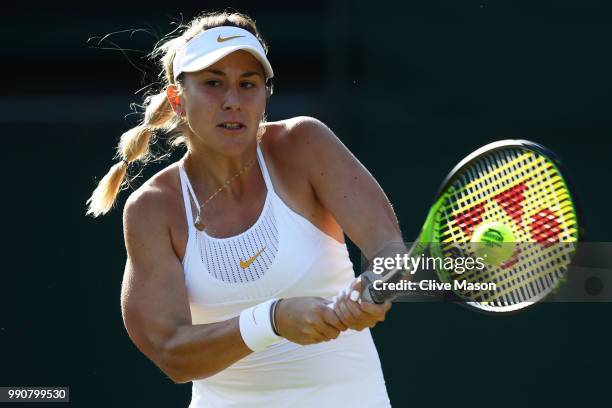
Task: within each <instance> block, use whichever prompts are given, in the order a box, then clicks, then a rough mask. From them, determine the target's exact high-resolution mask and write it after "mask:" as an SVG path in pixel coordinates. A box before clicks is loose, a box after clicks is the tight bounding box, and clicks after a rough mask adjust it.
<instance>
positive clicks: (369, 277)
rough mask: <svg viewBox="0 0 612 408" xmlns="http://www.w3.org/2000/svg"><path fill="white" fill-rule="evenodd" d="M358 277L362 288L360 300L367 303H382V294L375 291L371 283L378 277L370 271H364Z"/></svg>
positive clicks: (378, 277)
mask: <svg viewBox="0 0 612 408" xmlns="http://www.w3.org/2000/svg"><path fill="white" fill-rule="evenodd" d="M360 276H361V284H362V285H363V288H364V289H363V292H361V299H362V300H364V301H366V302H369V303H376V304H381V303H384V302H385V300H386V299H385V298H384V297H383V296H382V293H381V292H378V291H376V290H375V289H374V287H373V286H372V282H373V281H375V280H377V279H380V275H377V274H375V273H374V272H372V271H365V272H364V273H362V274H361V275H360Z"/></svg>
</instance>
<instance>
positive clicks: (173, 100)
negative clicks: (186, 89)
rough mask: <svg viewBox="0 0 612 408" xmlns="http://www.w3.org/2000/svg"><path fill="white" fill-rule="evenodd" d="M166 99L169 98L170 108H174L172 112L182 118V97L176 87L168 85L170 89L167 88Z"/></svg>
mask: <svg viewBox="0 0 612 408" xmlns="http://www.w3.org/2000/svg"><path fill="white" fill-rule="evenodd" d="M166 97H167V98H168V102H169V103H170V106H172V110H173V111H174V112H176V114H177V115H179V116H182V113H183V108H182V107H181V95H180V93H179V90H178V87H177V86H176V85H168V88H166Z"/></svg>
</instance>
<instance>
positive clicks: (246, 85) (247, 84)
mask: <svg viewBox="0 0 612 408" xmlns="http://www.w3.org/2000/svg"><path fill="white" fill-rule="evenodd" d="M240 86H241V87H243V88H245V89H250V88H254V87H255V84H254V83H252V82H248V81H243V82H241V83H240Z"/></svg>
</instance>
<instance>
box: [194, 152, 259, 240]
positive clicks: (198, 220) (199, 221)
mask: <svg viewBox="0 0 612 408" xmlns="http://www.w3.org/2000/svg"><path fill="white" fill-rule="evenodd" d="M254 162H255V159H254V158H253V159H251V160H250V161H249V162H248V163H247V164H245V166H244V167H243V168H242V170H240V171H239V172H238V173H236V174H234V175H233V176H232V177H230V178H229V179H227V180H226V181H225V183H223V184H222V185H221V187H219V188H218V189H217V191H215V192H214V193H213V194H212V195H211V196H210V197H208V198H207V199H206V201H204V202H203V203H202V205H200V207H199V208H198V216H197V217H196V220H195V223H194V225H195V227H196V228H197V229H198V230H199V231H204V228H205V227H206V226H205V225H204V221H203V220H202V208H204V206H205V205H206V204H208V202H209V201H210V200H212V199H213V198H215V196H216V195H217V194H219V193H220V192H221V190H223V189H224V188H226V187H227V186H229V185H230V184H231V183H232V181H234V180H235V179H237V178H238V177H240V176H241V175H242V173H244V172H245V171H247V169H248V168H249V167H251V165H252V164H253V163H254Z"/></svg>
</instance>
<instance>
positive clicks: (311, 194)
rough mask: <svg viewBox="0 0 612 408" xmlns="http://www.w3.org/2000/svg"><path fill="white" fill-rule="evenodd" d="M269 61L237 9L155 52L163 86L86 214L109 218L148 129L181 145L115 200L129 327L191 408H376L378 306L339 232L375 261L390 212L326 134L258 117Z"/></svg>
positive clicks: (379, 396) (150, 135) (305, 122)
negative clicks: (187, 396)
mask: <svg viewBox="0 0 612 408" xmlns="http://www.w3.org/2000/svg"><path fill="white" fill-rule="evenodd" d="M266 53H267V47H266V45H265V43H264V42H263V40H262V39H261V36H260V34H259V32H258V31H257V28H256V27H255V24H254V22H253V21H252V20H251V19H250V18H249V17H247V16H245V15H242V14H239V13H231V14H229V13H214V14H207V15H204V16H201V17H199V18H197V19H195V20H194V21H192V22H191V23H190V24H189V25H188V26H186V27H185V28H184V29H183V32H182V34H181V35H180V36H178V37H176V38H174V39H171V40H167V41H166V42H164V43H163V44H161V45H159V46H158V48H157V49H156V50H155V51H154V53H153V55H154V56H158V57H160V60H161V63H162V65H163V69H164V74H165V81H167V82H166V83H165V84H164V86H163V90H162V91H161V92H160V93H159V94H156V95H152V96H149V97H148V98H147V99H146V100H145V106H146V110H145V113H144V118H143V121H142V124H141V125H140V126H137V127H135V128H133V129H131V130H129V131H127V132H126V133H124V134H123V135H122V137H121V141H120V143H119V147H118V155H120V156H121V159H122V161H120V162H118V163H116V164H115V165H114V166H113V167H112V168H111V169H110V171H109V172H108V174H107V175H106V176H105V177H104V178H103V179H102V180H101V181H100V183H99V185H98V187H97V188H96V190H95V191H94V192H93V194H92V196H91V197H90V199H89V200H88V204H89V208H88V213H89V214H92V215H93V216H98V215H101V214H104V213H106V212H107V211H109V210H110V209H111V208H112V206H113V204H114V202H115V198H116V196H117V194H118V192H119V190H120V189H121V187H122V186H125V185H126V183H127V181H126V180H125V178H126V173H127V169H128V165H129V163H131V162H134V161H137V160H138V161H140V162H142V163H146V162H147V161H149V160H150V156H151V154H150V150H149V145H150V143H151V142H152V140H154V133H155V132H158V131H168V132H171V133H172V134H173V135H176V139H174V141H175V144H178V143H184V144H185V145H186V153H185V155H184V156H183V157H182V159H181V160H179V161H178V162H176V163H173V164H171V165H169V166H167V167H166V168H165V169H163V170H162V171H160V172H159V173H157V174H156V175H155V176H153V177H152V178H151V179H150V180H148V181H146V182H145V183H144V184H143V185H142V186H141V187H140V188H138V189H137V190H136V191H135V192H133V193H132V194H131V196H130V197H129V198H128V200H127V203H126V205H125V209H124V234H125V244H126V249H127V255H128V257H127V263H126V267H125V274H124V280H123V285H122V296H121V301H122V312H123V319H124V322H125V326H126V328H127V332H128V334H129V336H130V338H131V339H132V340H133V341H134V343H135V344H136V346H137V347H138V348H139V349H140V350H141V351H142V352H143V353H144V354H145V355H146V356H147V357H148V358H149V359H151V360H152V361H153V362H154V363H155V364H156V365H157V366H158V367H159V368H160V369H161V370H163V372H164V373H165V374H167V375H168V376H169V377H170V378H171V379H172V380H173V381H174V382H176V383H185V382H189V381H191V382H193V391H192V402H191V405H190V407H204V406H206V407H221V406H223V407H226V406H261V407H264V406H265V407H272V406H291V407H299V406H305V407H312V406H337V405H339V404H347V406H351V407H382V406H388V405H389V399H388V396H387V392H386V388H385V382H384V378H383V373H382V370H381V365H380V361H379V357H378V354H377V351H376V348H375V346H374V343H373V341H372V337H371V334H370V331H369V328H371V327H374V325H375V324H376V323H377V322H380V321H382V320H384V318H385V315H386V313H387V311H388V310H389V308H390V304H389V303H386V304H382V305H374V304H370V303H366V302H363V303H360V302H358V301H356V300H357V298H356V296H355V295H356V294H357V293H356V291H357V292H358V291H359V290H360V283H359V281H358V280H355V279H354V271H353V265H352V264H351V262H350V260H349V256H348V252H347V248H346V245H345V243H344V235H343V234H344V233H346V234H347V236H348V237H350V239H351V240H353V242H355V243H356V245H357V246H358V247H359V248H360V249H361V251H363V253H364V254H365V255H366V256H368V257H369V258H371V257H372V256H373V255H374V254H375V253H376V252H377V251H378V250H379V249H380V248H381V247H383V246H384V244H385V243H386V242H389V241H398V240H401V233H400V230H399V227H398V223H397V220H396V217H395V215H394V213H393V210H392V208H391V206H390V204H389V202H388V200H387V198H386V196H385V194H384V192H383V191H382V190H381V188H380V187H379V185H378V184H377V182H376V181H375V180H374V178H373V177H372V175H371V174H370V173H369V172H368V171H367V170H366V169H365V168H364V167H363V166H362V165H361V164H360V163H359V161H358V160H357V159H356V158H355V157H354V156H353V155H352V154H351V153H350V152H349V151H348V150H347V149H346V148H345V147H344V145H343V144H342V143H341V142H340V141H339V140H338V138H337V137H336V136H335V135H334V134H333V133H332V131H331V130H330V129H329V128H327V127H326V126H325V125H324V124H322V123H321V122H319V121H318V120H316V119H313V118H308V117H296V118H292V119H287V120H283V121H279V122H272V123H267V122H265V121H264V117H265V111H266V103H267V98H268V97H269V96H270V94H271V82H270V80H271V79H272V77H273V70H272V67H271V65H270V63H269V61H268V59H267V56H266ZM347 287H348V288H349V290H346V288H347ZM335 295H337V296H335ZM331 298H335V302H334V303H333V305H332V307H328V305H329V304H330V299H331ZM364 329H365V330H364Z"/></svg>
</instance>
